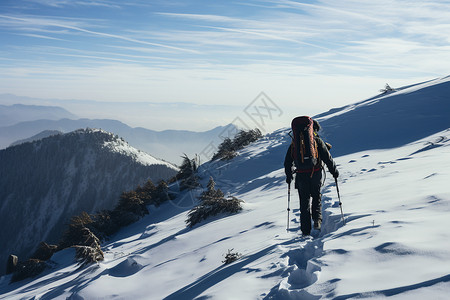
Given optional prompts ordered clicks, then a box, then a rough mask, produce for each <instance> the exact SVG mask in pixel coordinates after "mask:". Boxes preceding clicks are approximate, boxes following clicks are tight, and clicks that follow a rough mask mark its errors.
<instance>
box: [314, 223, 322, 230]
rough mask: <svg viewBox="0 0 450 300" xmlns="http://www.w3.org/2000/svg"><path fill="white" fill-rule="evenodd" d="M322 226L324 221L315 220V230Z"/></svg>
mask: <svg viewBox="0 0 450 300" xmlns="http://www.w3.org/2000/svg"><path fill="white" fill-rule="evenodd" d="M321 227H322V222H320V221H314V229H315V230H320V228H321Z"/></svg>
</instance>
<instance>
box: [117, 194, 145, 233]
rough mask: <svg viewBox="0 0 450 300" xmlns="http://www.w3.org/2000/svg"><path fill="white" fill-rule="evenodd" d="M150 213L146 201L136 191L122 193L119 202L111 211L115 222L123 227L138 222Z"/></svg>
mask: <svg viewBox="0 0 450 300" xmlns="http://www.w3.org/2000/svg"><path fill="white" fill-rule="evenodd" d="M148 213H149V212H148V209H147V207H146V206H145V204H144V201H142V200H141V199H140V198H139V196H138V194H137V193H136V192H135V191H131V192H124V193H122V195H121V196H120V200H119V204H118V205H117V206H116V208H114V210H113V211H112V212H111V215H112V218H113V220H114V222H115V223H116V224H117V225H118V226H120V227H122V226H127V225H130V224H131V223H134V222H136V221H137V220H139V219H140V218H142V217H143V216H144V215H146V214H148Z"/></svg>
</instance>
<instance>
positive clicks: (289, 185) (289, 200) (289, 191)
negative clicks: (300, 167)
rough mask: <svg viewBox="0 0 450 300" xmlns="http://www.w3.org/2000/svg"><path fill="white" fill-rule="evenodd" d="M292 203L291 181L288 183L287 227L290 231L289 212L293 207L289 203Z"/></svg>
mask: <svg viewBox="0 0 450 300" xmlns="http://www.w3.org/2000/svg"><path fill="white" fill-rule="evenodd" d="M290 203H291V183H290V182H289V183H288V207H287V227H286V231H289V212H290V211H291V209H290V208H289V204H290Z"/></svg>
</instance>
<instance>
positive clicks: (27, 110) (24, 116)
mask: <svg viewBox="0 0 450 300" xmlns="http://www.w3.org/2000/svg"><path fill="white" fill-rule="evenodd" d="M64 118H68V119H76V118H77V116H75V115H74V114H72V113H70V112H68V111H67V110H65V109H64V108H62V107H58V106H41V105H24V104H14V105H0V127H4V126H11V125H14V124H17V123H20V122H25V121H35V120H44V119H45V120H59V119H64Z"/></svg>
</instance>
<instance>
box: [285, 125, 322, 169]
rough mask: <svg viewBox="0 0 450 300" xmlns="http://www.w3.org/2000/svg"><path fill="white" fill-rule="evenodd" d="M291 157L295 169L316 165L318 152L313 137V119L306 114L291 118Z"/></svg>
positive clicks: (309, 167) (310, 167) (311, 167)
mask: <svg viewBox="0 0 450 300" xmlns="http://www.w3.org/2000/svg"><path fill="white" fill-rule="evenodd" d="M291 128H292V134H293V136H292V149H291V150H292V157H293V159H294V163H295V167H296V168H297V170H312V169H313V168H314V166H316V165H317V163H318V160H319V153H318V151H317V143H316V140H315V139H314V128H313V120H312V119H311V118H310V117H308V116H302V117H296V118H295V119H293V120H292V123H291Z"/></svg>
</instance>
